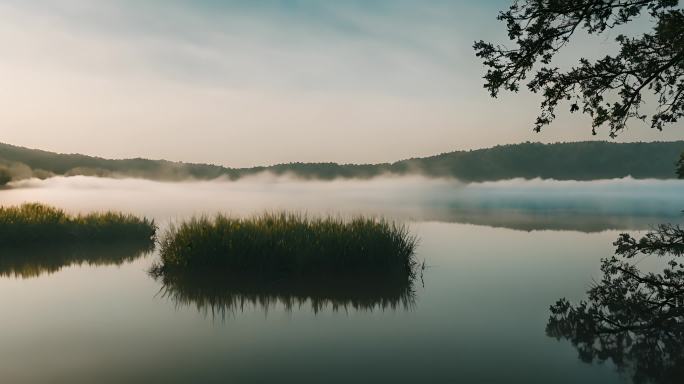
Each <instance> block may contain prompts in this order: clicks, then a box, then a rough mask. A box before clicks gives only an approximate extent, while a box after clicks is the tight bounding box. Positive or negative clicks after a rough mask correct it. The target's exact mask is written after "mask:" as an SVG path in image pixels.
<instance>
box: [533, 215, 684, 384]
mask: <svg viewBox="0 0 684 384" xmlns="http://www.w3.org/2000/svg"><path fill="white" fill-rule="evenodd" d="M682 240H684V228H681V227H679V226H672V225H661V226H659V227H658V228H656V229H654V230H653V231H651V232H649V233H648V234H646V236H644V237H642V238H641V239H640V240H637V239H635V238H633V237H631V236H630V235H629V234H622V235H620V237H619V238H618V240H617V241H616V242H615V243H614V245H616V255H619V256H620V257H618V256H613V257H611V258H607V259H603V260H602V262H601V272H602V273H603V276H602V278H601V280H599V281H598V282H596V283H594V285H593V286H592V287H591V289H589V291H588V299H587V300H586V301H581V302H579V303H578V304H577V305H572V304H571V303H570V302H569V301H568V300H567V299H560V300H558V302H556V304H555V305H552V306H551V308H550V309H551V316H550V318H549V321H548V324H547V327H546V333H547V335H549V336H551V337H555V338H556V339H567V340H569V341H570V342H571V343H572V344H573V346H575V348H577V350H578V352H579V358H580V360H582V361H583V362H586V363H592V362H601V363H602V362H605V361H611V362H612V363H614V364H615V365H616V366H617V368H618V370H620V371H621V372H622V373H624V374H626V375H627V376H629V377H631V379H632V381H633V382H635V383H681V382H682V381H681V380H682V378H684V263H682V262H680V261H678V258H679V257H681V256H682V255H684V245H683V243H682ZM637 255H647V256H648V255H657V256H661V257H665V256H670V260H669V261H667V262H666V263H664V264H662V269H661V270H660V271H657V272H646V271H642V270H641V269H640V268H639V267H638V266H637V265H638V264H639V263H638V262H637V263H632V262H631V260H633V259H634V257H635V256H637ZM642 261H643V259H642Z"/></svg>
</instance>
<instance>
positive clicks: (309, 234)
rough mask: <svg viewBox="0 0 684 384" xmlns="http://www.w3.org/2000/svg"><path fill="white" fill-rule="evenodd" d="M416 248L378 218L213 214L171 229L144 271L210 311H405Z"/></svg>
mask: <svg viewBox="0 0 684 384" xmlns="http://www.w3.org/2000/svg"><path fill="white" fill-rule="evenodd" d="M415 247H416V238H415V237H414V236H412V235H411V234H410V233H409V231H408V229H407V228H406V227H405V226H404V225H400V224H396V223H393V222H389V221H386V220H383V219H374V218H363V217H357V218H352V219H348V220H345V219H341V218H336V217H331V216H328V217H320V218H308V217H306V216H304V215H300V214H295V213H287V212H282V213H266V214H262V215H257V216H252V217H249V218H230V217H226V216H223V215H217V216H214V217H212V218H207V217H200V218H193V219H190V220H188V221H185V222H182V223H181V224H180V225H177V226H171V227H170V228H169V229H168V230H167V232H166V233H165V234H164V236H162V239H161V241H160V244H159V253H160V257H161V261H160V262H159V263H158V264H156V265H154V266H153V267H152V269H151V270H150V274H151V275H152V276H153V277H154V278H155V279H157V280H160V281H161V282H162V285H163V291H164V295H165V296H167V297H170V298H172V299H173V300H174V301H175V302H176V303H178V304H191V303H194V304H195V305H196V306H197V308H198V309H199V310H205V311H209V310H211V312H212V313H213V314H216V313H217V312H218V313H224V314H225V312H226V311H228V312H232V311H235V310H236V309H241V308H243V307H244V306H245V305H246V304H252V305H257V304H258V305H261V306H263V307H265V308H268V307H269V306H270V305H272V304H275V303H278V302H279V303H282V304H283V305H284V306H285V307H286V308H291V307H292V306H293V305H295V304H297V305H302V304H303V303H305V302H307V301H310V303H311V305H312V307H313V309H314V311H318V310H320V309H321V308H323V307H325V306H328V305H330V306H332V307H333V309H338V308H348V307H352V308H355V309H365V310H372V309H373V308H376V307H377V308H383V309H384V308H397V307H404V308H408V307H410V306H411V304H412V302H413V299H412V298H413V281H414V278H415V276H416V271H417V269H418V263H417V262H416V260H415V252H414V251H415Z"/></svg>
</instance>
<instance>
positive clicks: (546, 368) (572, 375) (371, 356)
mask: <svg viewBox="0 0 684 384" xmlns="http://www.w3.org/2000/svg"><path fill="white" fill-rule="evenodd" d="M683 192H684V183H681V182H673V181H634V180H618V181H606V182H592V183H574V182H534V181H531V182H522V181H514V182H506V183H490V184H477V185H471V186H463V185H460V184H458V183H454V182H449V181H427V180H423V179H410V180H409V179H387V180H377V181H369V182H333V183H318V182H307V183H305V182H295V181H287V180H273V179H267V180H263V179H255V180H251V181H245V182H238V183H228V182H225V183H223V182H217V183H185V184H163V183H152V182H145V181H135V180H118V181H112V180H102V179H91V178H78V177H77V178H70V179H54V180H48V181H44V182H35V181H32V182H27V183H21V184H18V185H15V188H13V189H9V190H3V191H0V203H1V204H4V205H6V204H17V203H21V202H23V201H42V202H46V203H50V204H54V205H57V206H60V207H63V208H65V209H67V210H69V211H73V212H79V211H88V210H93V209H111V208H113V209H122V210H126V211H131V212H135V213H139V214H144V215H148V216H151V217H155V218H156V219H157V220H158V221H159V223H160V224H161V226H162V227H164V226H166V225H167V224H168V223H169V222H172V221H176V220H180V219H182V218H185V217H188V216H190V215H193V214H202V213H204V214H211V213H214V212H218V211H221V212H230V213H233V214H238V215H241V214H250V213H254V212H261V211H263V210H272V209H297V210H305V211H307V212H309V213H310V214H319V213H336V214H341V215H352V214H358V213H367V214H374V215H384V216H389V217H394V218H397V219H401V220H405V221H407V222H409V225H410V227H411V230H412V231H413V232H414V233H415V234H416V235H417V236H418V237H419V238H420V246H419V248H418V252H417V253H418V258H419V259H420V260H425V262H426V265H427V268H426V269H425V271H424V274H423V277H422V281H420V280H418V281H416V284H415V287H414V289H415V292H414V297H413V299H412V302H411V304H410V305H407V306H402V305H399V306H397V307H395V308H391V307H387V306H385V307H383V306H382V305H381V304H379V301H378V305H375V306H370V307H369V306H364V307H361V308H355V307H354V306H353V305H351V304H350V305H347V306H344V305H342V306H337V307H333V306H332V305H327V306H323V307H322V308H317V309H316V310H314V309H313V308H312V306H311V303H310V302H307V301H304V302H296V303H294V305H291V306H287V307H286V306H285V305H284V303H282V302H281V301H279V300H277V299H275V298H274V299H273V300H269V301H266V302H251V301H245V302H244V303H242V305H240V306H229V307H222V308H221V307H220V306H219V307H216V306H215V307H211V306H208V305H206V303H202V302H198V301H192V300H186V301H183V302H179V301H177V300H174V298H173V297H169V296H168V295H164V290H163V287H162V286H161V284H160V283H159V282H157V281H155V280H154V279H152V278H150V277H149V276H148V274H147V270H148V269H149V267H150V265H151V264H152V263H153V262H154V261H155V260H156V258H157V255H155V254H154V252H152V253H148V254H146V255H144V256H140V257H135V252H133V251H130V250H127V248H125V247H122V249H121V250H113V251H110V253H111V254H112V256H111V263H108V262H106V261H103V260H105V259H106V258H107V257H109V256H102V257H100V258H99V259H98V260H99V261H98V263H97V265H88V264H87V263H80V264H79V262H78V260H77V261H73V260H70V259H64V260H65V261H64V264H65V265H56V266H55V265H51V266H46V265H42V264H41V262H36V263H35V265H31V266H30V268H29V267H27V266H25V265H24V266H22V267H21V268H14V269H12V268H11V267H8V266H7V263H5V264H2V263H0V269H2V268H5V270H0V303H2V305H3V311H2V316H0V329H2V342H1V343H0V377H1V379H0V380H1V381H2V382H3V383H37V382H48V383H94V382H97V383H109V382H111V383H120V382H127V383H138V382H140V383H149V382H184V383H212V382H216V383H219V382H220V383H225V382H257V383H258V382H264V383H266V382H274V381H289V382H334V383H336V382H339V383H350V382H395V383H403V382H406V383H408V382H436V383H438V382H443V383H453V382H467V383H624V382H629V375H627V374H621V373H619V372H617V370H616V368H615V366H613V365H612V364H611V363H604V364H586V363H582V362H580V361H579V360H578V358H577V351H576V350H575V349H574V348H573V347H572V346H571V345H570V344H569V343H568V342H565V341H557V340H555V339H552V338H549V337H547V336H546V335H545V325H546V321H547V319H548V315H549V313H548V307H549V305H550V304H552V303H554V302H555V301H556V300H557V299H558V298H560V297H563V296H565V297H568V298H569V299H571V300H578V299H580V298H583V297H584V295H585V292H586V290H587V288H588V287H589V285H590V284H591V282H592V278H596V277H598V276H599V270H598V267H599V260H600V258H602V257H606V256H609V255H610V254H611V253H612V252H613V247H612V245H611V243H612V242H613V241H614V240H615V238H616V237H617V234H618V233H620V232H621V231H625V230H629V231H638V230H644V229H647V228H648V226H649V225H652V224H657V223H660V222H666V221H679V220H680V219H681V218H680V217H679V216H678V214H677V213H678V212H679V211H680V210H681V208H682V207H684V193H683ZM55 252H59V250H55ZM85 252H104V251H103V250H85ZM121 252H131V253H132V257H130V258H128V257H124V256H122V255H119V253H121ZM0 258H2V255H0ZM131 259H132V260H131ZM40 260H43V259H40ZM70 263H72V264H70ZM649 263H650V264H649ZM653 263H655V261H652V260H646V261H645V262H644V263H643V265H644V267H645V268H648V267H649V266H653ZM69 264H70V265H69Z"/></svg>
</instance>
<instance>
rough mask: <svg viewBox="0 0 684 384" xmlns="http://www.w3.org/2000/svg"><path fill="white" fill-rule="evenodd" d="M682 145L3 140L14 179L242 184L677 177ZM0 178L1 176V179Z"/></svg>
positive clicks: (3, 155)
mask: <svg viewBox="0 0 684 384" xmlns="http://www.w3.org/2000/svg"><path fill="white" fill-rule="evenodd" d="M682 152H684V141H677V142H653V143H611V142H605V141H590V142H577V143H557V144H540V143H523V144H512V145H500V146H496V147H493V148H487V149H478V150H471V151H456V152H450V153H443V154H440V155H436V156H431V157H424V158H414V159H408V160H402V161H397V162H395V163H391V164H390V163H385V164H362V165H357V164H335V163H289V164H278V165H273V166H267V167H253V168H226V167H222V166H217V165H207V164H189V163H179V162H171V161H166V160H147V159H140V158H136V159H126V160H108V159H103V158H99V157H92V156H85V155H76V154H58V153H52V152H46V151H41V150H35V149H28V148H22V147H17V146H13V145H8V144H1V143H0V173H3V172H4V173H5V174H7V173H9V174H10V175H11V177H12V178H13V179H15V180H16V179H22V178H28V177H40V178H46V177H50V176H54V175H92V176H102V177H137V178H146V179H152V180H165V181H174V180H184V179H202V180H208V179H214V178H217V177H228V178H231V179H237V178H240V177H243V176H247V175H253V174H256V173H260V172H263V171H270V172H272V173H274V174H278V175H280V174H292V175H295V176H298V177H302V178H307V179H333V178H337V177H342V178H369V177H373V176H378V175H382V174H389V173H391V174H399V175H407V174H412V175H415V174H422V175H426V176H433V177H455V178H458V179H461V180H464V181H490V180H502V179H511V178H527V179H530V178H537V177H539V178H544V179H557V180H593V179H607V178H621V177H625V176H632V177H634V178H659V179H665V178H674V177H675V162H676V161H677V159H678V158H679V155H680V153H682ZM0 179H1V177H0Z"/></svg>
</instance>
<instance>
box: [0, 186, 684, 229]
mask: <svg viewBox="0 0 684 384" xmlns="http://www.w3.org/2000/svg"><path fill="white" fill-rule="evenodd" d="M33 201H38V202H44V203H48V204H52V205H56V206H59V207H61V208H65V209H67V210H69V211H72V212H84V211H91V210H104V209H116V210H122V211H128V212H133V213H137V214H142V215H147V216H151V217H154V218H156V219H157V220H160V221H161V222H167V221H168V220H177V219H182V218H186V217H188V216H191V215H201V214H209V215H211V214H214V213H217V212H223V213H228V214H233V215H249V214H253V213H260V212H263V211H272V210H296V211H303V212H306V213H308V214H312V215H319V214H334V215H345V216H349V215H358V214H366V215H381V216H386V217H390V218H394V219H400V220H408V221H443V222H459V223H472V224H479V225H489V226H501V227H508V228H514V229H521V230H536V229H569V230H581V231H587V232H591V231H601V230H607V229H646V228H648V227H650V226H652V225H654V224H658V223H661V222H681V221H683V219H682V216H681V215H680V211H681V210H682V209H683V208H684V181H681V180H634V179H631V178H626V179H615V180H599V181H582V182H580V181H554V180H518V179H515V180H508V181H500V182H486V183H470V184H466V183H461V182H459V181H457V180H450V179H428V178H423V177H384V178H375V179H371V180H364V181H359V180H336V181H302V180H297V179H293V178H288V177H275V176H271V175H261V176H258V177H251V178H245V179H241V180H239V181H228V180H217V181H202V182H182V183H164V182H154V181H148V180H139V179H106V178H95V177H85V176H76V177H55V178H50V179H47V180H36V179H33V180H25V181H21V182H16V183H14V184H12V186H11V188H10V189H6V190H0V204H3V205H12V204H19V203H22V202H33Z"/></svg>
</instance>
